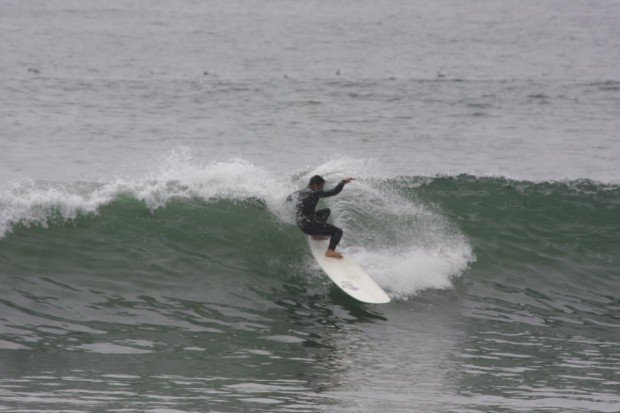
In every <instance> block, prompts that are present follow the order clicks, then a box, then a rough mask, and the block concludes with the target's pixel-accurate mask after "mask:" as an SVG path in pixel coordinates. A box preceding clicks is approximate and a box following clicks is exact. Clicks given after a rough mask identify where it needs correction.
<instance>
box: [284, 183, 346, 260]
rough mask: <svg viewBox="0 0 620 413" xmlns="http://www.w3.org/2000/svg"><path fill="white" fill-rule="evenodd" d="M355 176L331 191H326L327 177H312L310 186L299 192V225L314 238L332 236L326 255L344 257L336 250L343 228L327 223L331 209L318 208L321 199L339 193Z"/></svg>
mask: <svg viewBox="0 0 620 413" xmlns="http://www.w3.org/2000/svg"><path fill="white" fill-rule="evenodd" d="M352 180H353V178H346V179H343V180H342V181H340V183H339V184H338V185H336V186H335V187H334V188H332V189H330V190H329V191H324V190H323V187H324V186H325V179H323V178H322V177H321V176H319V175H314V176H313V177H312V178H310V183H309V184H308V188H306V189H304V190H302V191H300V192H299V195H298V197H297V205H296V207H297V226H299V228H300V229H301V230H302V231H303V232H304V233H306V234H308V235H310V236H312V237H313V238H319V239H320V238H323V237H327V236H329V237H331V238H330V241H329V247H328V248H327V251H326V252H325V256H326V257H331V258H342V254H340V253H339V252H336V246H337V245H338V243H339V242H340V238H342V230H341V229H340V228H338V227H337V226H335V225H331V224H328V223H327V218H329V214H330V213H331V211H330V210H329V208H325V209H321V210H318V211H315V210H316V206H317V204H318V203H319V199H321V198H327V197H330V196H334V195H338V194H339V193H340V191H342V188H344V186H345V184H348V183H349V182H351V181H352Z"/></svg>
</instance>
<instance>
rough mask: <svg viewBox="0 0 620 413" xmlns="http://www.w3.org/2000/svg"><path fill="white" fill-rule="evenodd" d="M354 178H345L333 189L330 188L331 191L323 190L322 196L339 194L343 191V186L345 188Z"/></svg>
mask: <svg viewBox="0 0 620 413" xmlns="http://www.w3.org/2000/svg"><path fill="white" fill-rule="evenodd" d="M353 179H354V178H347V179H343V180H342V181H340V183H339V184H338V185H336V186H335V187H334V188H333V189H330V190H329V191H323V192H322V193H321V198H327V197H330V196H334V195H338V194H339V193H340V192H341V191H342V188H344V185H345V184H348V183H349V182H351V181H352V180H353Z"/></svg>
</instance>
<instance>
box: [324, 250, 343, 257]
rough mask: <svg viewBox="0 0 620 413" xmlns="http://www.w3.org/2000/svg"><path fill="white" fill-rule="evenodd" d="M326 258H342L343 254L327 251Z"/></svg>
mask: <svg viewBox="0 0 620 413" xmlns="http://www.w3.org/2000/svg"><path fill="white" fill-rule="evenodd" d="M325 256H326V257H330V258H342V254H341V253H339V252H336V251H334V250H327V251H326V252H325Z"/></svg>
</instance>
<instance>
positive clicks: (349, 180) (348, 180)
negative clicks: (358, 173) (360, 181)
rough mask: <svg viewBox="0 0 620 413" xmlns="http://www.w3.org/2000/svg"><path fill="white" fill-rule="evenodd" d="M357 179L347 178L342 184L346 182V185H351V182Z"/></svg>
mask: <svg viewBox="0 0 620 413" xmlns="http://www.w3.org/2000/svg"><path fill="white" fill-rule="evenodd" d="M354 179H355V178H345V179H343V180H342V182H344V183H345V184H348V183H350V182H351V181H353V180H354Z"/></svg>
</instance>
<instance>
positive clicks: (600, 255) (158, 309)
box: [0, 176, 620, 411]
mask: <svg viewBox="0 0 620 413" xmlns="http://www.w3.org/2000/svg"><path fill="white" fill-rule="evenodd" d="M302 180H303V179H302ZM115 185H116V186H115V187H114V188H113V189H110V187H109V185H108V186H106V185H101V184H71V185H68V184H50V183H29V184H27V185H26V184H23V185H22V186H18V187H16V188H12V189H11V191H12V192H11V196H12V197H11V198H10V199H8V198H3V199H2V203H0V205H1V206H2V208H3V209H2V215H0V217H1V220H0V223H1V224H2V225H3V228H4V232H3V237H2V238H1V239H0V263H1V265H0V277H1V278H2V283H1V284H0V356H1V357H2V358H0V361H2V371H3V374H4V379H2V380H0V381H1V382H2V383H3V384H5V385H7V386H9V387H6V388H5V389H4V390H1V391H2V392H4V393H3V394H4V395H5V396H6V397H7V400H17V401H15V402H9V405H10V406H22V407H23V406H28V407H29V408H35V409H37V410H40V411H45V410H47V409H54V408H55V409H58V408H59V406H60V408H61V409H75V408H76V406H80V405H81V404H80V403H84V402H89V401H88V400H86V399H85V398H84V397H83V395H84V394H85V393H83V392H84V391H85V390H87V388H94V389H98V390H97V391H104V390H105V389H108V390H109V389H110V388H111V387H113V386H118V388H121V389H123V390H122V391H121V392H120V393H115V394H112V395H111V396H110V397H111V399H110V400H112V401H103V400H99V401H93V400H90V402H92V403H95V404H94V405H92V406H95V407H97V408H114V406H125V407H127V406H130V407H131V408H137V409H139V408H140V407H139V406H142V408H143V407H144V406H147V407H149V408H157V406H158V405H157V404H156V403H154V402H153V401H152V400H147V399H145V398H144V397H142V396H140V395H139V392H136V391H134V390H130V389H135V388H137V387H138V388H139V387H140V386H142V385H143V386H146V388H148V389H151V390H150V391H155V392H156V393H157V394H158V395H160V396H162V397H165V396H171V397H172V396H174V397H177V398H179V400H182V402H180V403H181V405H177V408H178V409H180V410H183V409H189V410H192V409H193V410H205V409H206V410H210V409H212V410H222V411H241V410H248V409H249V410H252V411H278V410H281V411H287V409H288V410H290V409H292V408H295V407H294V406H305V409H306V410H307V411H321V409H325V408H326V406H329V409H333V410H335V411H349V410H347V409H349V407H350V406H349V407H347V406H348V405H347V403H346V401H343V399H342V397H341V396H339V394H340V393H339V391H340V390H337V389H341V388H342V386H344V387H347V386H352V385H355V386H362V387H364V386H371V387H372V388H373V389H374V391H394V390H393V389H394V386H396V388H400V387H399V386H403V387H402V389H400V390H402V391H404V389H405V388H410V387H411V386H414V388H415V387H416V386H421V387H423V386H424V385H425V383H426V382H427V380H428V379H429V375H432V376H433V377H434V379H433V380H435V385H434V387H433V388H441V389H444V390H445V391H446V392H447V393H446V394H449V395H450V396H448V397H447V399H442V400H444V403H442V404H441V405H439V404H433V403H431V405H430V407H428V408H430V409H431V410H433V411H455V410H459V409H463V408H465V407H466V406H469V407H471V406H486V405H488V399H487V398H488V397H489V395H492V396H493V397H495V398H496V399H495V400H497V402H498V403H499V404H501V405H503V406H510V403H511V400H514V397H515V393H514V391H517V390H518V389H517V388H516V387H515V386H514V382H513V381H514V380H521V381H520V383H525V384H522V389H526V390H523V391H527V394H525V393H524V395H522V396H519V397H521V398H524V399H525V400H531V404H532V405H533V406H535V407H536V406H538V407H541V406H542V405H540V404H538V402H536V400H539V396H537V394H538V393H536V392H537V391H540V392H545V394H547V393H554V392H555V393H557V394H556V398H555V399H554V400H563V401H562V402H561V403H559V404H557V405H554V404H553V403H552V405H551V406H550V407H549V405H547V407H548V410H550V411H561V408H562V406H563V405H564V403H573V402H574V403H577V404H579V405H581V406H585V407H586V408H588V409H590V410H594V411H597V410H600V411H606V409H608V408H609V406H610V405H611V404H613V403H615V401H614V400H617V398H616V399H614V397H616V396H613V394H614V391H613V387H614V383H616V381H615V380H616V379H615V378H614V377H613V369H611V366H613V365H614V363H615V362H616V361H617V355H614V354H616V352H615V350H614V349H615V348H617V347H615V346H617V324H618V315H617V308H618V305H619V301H618V296H619V291H620V287H619V284H618V264H619V263H620V248H618V245H620V213H619V212H620V211H619V207H620V201H619V199H620V189H619V188H618V187H617V186H613V185H602V184H596V183H593V182H587V181H584V182H553V183H531V182H519V181H510V180H505V179H496V178H475V177H471V176H458V177H437V178H407V177H401V178H393V179H367V180H364V179H362V180H360V181H359V182H357V183H356V184H355V185H351V186H348V187H347V189H346V190H345V191H344V192H343V193H342V194H341V195H340V196H338V197H335V198H332V199H329V200H328V202H326V206H328V207H330V208H331V210H332V215H333V219H334V222H335V223H336V224H337V225H339V226H341V227H342V228H343V229H344V231H345V235H344V238H343V244H342V248H343V249H344V250H345V251H346V252H347V253H349V254H351V255H352V256H353V257H354V258H355V259H356V260H357V261H358V262H360V263H361V265H362V266H363V267H364V268H366V269H367V270H368V272H369V273H370V274H371V276H373V278H375V280H377V282H378V283H379V284H380V285H381V286H382V287H383V288H384V289H386V291H387V292H388V293H389V295H390V296H391V297H392V298H393V299H394V300H393V301H392V303H390V304H387V305H385V306H367V305H363V304H361V303H357V302H355V301H354V300H352V299H350V298H348V297H346V296H345V295H344V294H343V293H342V292H340V291H339V290H338V289H337V288H336V287H334V286H333V285H332V284H331V283H330V282H329V281H328V280H327V278H326V277H324V276H323V275H322V273H321V272H320V270H319V269H318V267H317V266H316V264H315V263H314V261H313V260H312V258H311V256H310V252H309V249H308V247H307V244H306V238H305V236H304V235H303V234H302V233H301V232H300V231H299V230H298V229H297V228H296V227H295V225H294V224H293V219H292V215H293V210H292V206H291V205H290V204H289V203H287V202H286V195H287V194H288V193H290V191H289V190H288V189H287V191H280V192H278V193H277V194H272V195H273V196H271V195H270V194H269V193H268V192H260V191H259V192H256V193H254V192H252V191H249V190H248V191H245V192H243V193H242V194H241V195H239V194H237V195H239V196H237V195H235V193H234V192H233V195H230V193H228V194H222V193H220V194H219V195H217V196H204V195H203V192H200V191H198V190H197V189H196V188H195V187H192V186H191V185H187V184H186V183H180V182H167V183H161V182H160V183H140V185H137V186H135V185H134V186H130V185H126V184H115ZM146 187H148V188H153V187H157V191H155V192H153V191H151V192H148V191H146V192H148V194H147V195H145V193H146V192H145V188H146ZM261 191H262V189H261ZM153 193H156V194H157V196H153ZM265 194H267V195H265ZM17 206H19V208H18V207H17ZM614 343H615V344H614ZM463 360H465V361H466V362H465V363H464V362H463ZM614 360H616V361H614ZM352 363H353V364H352ZM84 366H90V367H88V368H84ZM425 366H426V367H425ZM438 366H439V367H438ZM578 368H579V369H583V370H579V371H581V372H582V373H584V374H585V376H584V377H585V378H584V379H583V380H581V379H578V378H575V371H577V370H576V369H578ZM42 372H46V373H42ZM588 375H590V376H588ZM381 377H390V378H391V379H390V380H388V381H389V383H388V384H389V386H390V387H389V389H388V387H385V386H388V384H386V383H384V382H383V381H382V379H381ZM13 379H15V380H21V382H19V383H22V384H23V383H26V385H27V386H28V388H29V389H30V390H29V391H34V389H46V387H45V386H46V383H47V382H54V383H55V385H56V386H57V389H58V392H56V390H53V391H48V390H45V391H43V390H41V392H43V393H45V395H46V396H45V399H37V400H38V401H36V400H35V401H30V402H25V401H24V400H23V399H22V398H20V395H19V394H18V393H17V392H15V391H14V390H11V387H10V386H12V385H15V384H16V383H18V381H15V382H14V381H13ZM24 380H25V382H24ZM365 380H366V381H365ZM76 383H77V384H76ZM80 383H90V384H88V386H90V387H88V386H87V385H86V384H80ZM113 383H116V384H113ZM438 383H439V384H438ZM536 383H538V384H536ZM539 385H540V386H542V387H540V388H538V390H537V387H536V386H539ZM568 385H570V386H571V387H570V388H571V389H572V390H571V392H572V393H571V395H568V394H562V393H561V392H562V390H561V389H563V388H565V387H566V386H568ZM136 386H137V387H136ZM437 386H438V387H437ZM523 386H525V387H523ZM7 389H8V390H7ZM153 389H154V390H153ZM200 389H202V390H200ZM325 389H327V390H325ZM390 389H392V390H390ZM455 389H456V390H455ZM575 389H577V390H578V392H577V393H575V392H574V390H575ZM400 390H399V391H400ZM106 391H107V390H106ZM200 392H203V393H200ZM197 393H200V394H202V396H201V397H202V398H196V394H197ZM67 394H69V395H71V397H68V398H67V397H64V396H66V395H67ZM215 394H217V395H218V396H213V395H215ZM403 394H405V393H403ZM574 394H577V395H578V396H574ZM587 394H599V395H601V394H602V395H607V396H605V397H608V400H609V403H607V402H603V401H600V399H596V400H595V398H590V397H589V396H584V395H587ZM114 400H116V401H117V404H116V405H115V404H114V403H115V402H114ZM597 400H598V401H597ZM409 402H412V400H410V401H409ZM409 402H408V403H409ZM11 403H12V404H11ZM204 403H207V404H204ZM261 403H262V404H261ZM597 403H598V404H597ZM610 403H611V404H610ZM274 405H277V406H276V408H274ZM205 406H206V407H205ZM250 406H251V407H250ZM291 406H292V407H291ZM373 406H374V405H366V407H368V408H367V410H368V411H376V410H377V409H375V408H376V407H377V406H374V407H373ZM469 407H468V408H469ZM425 409H426V407H425Z"/></svg>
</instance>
